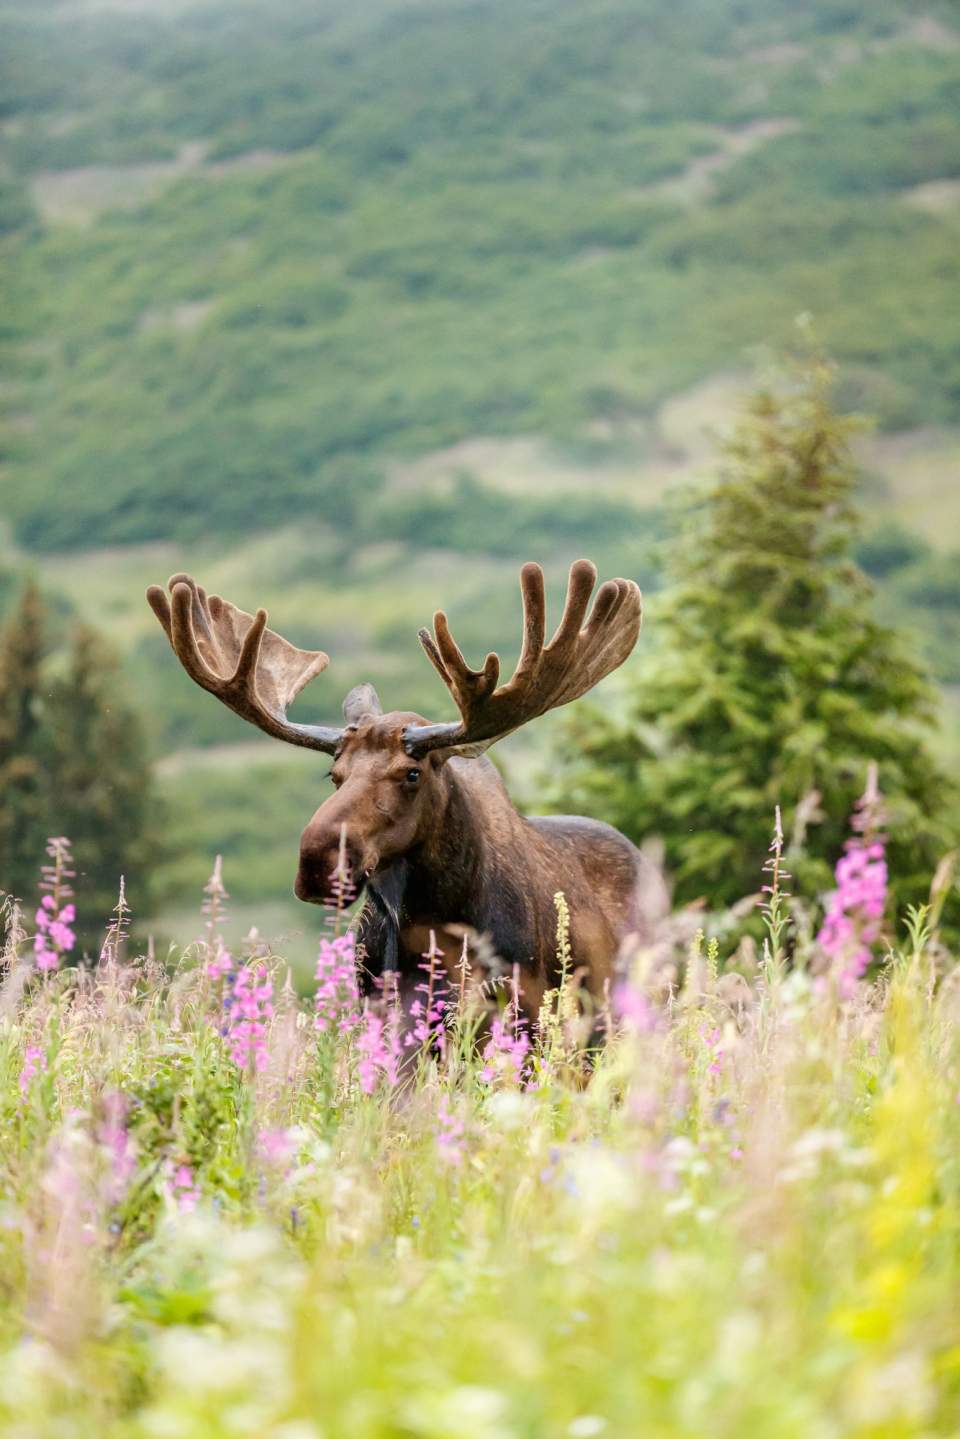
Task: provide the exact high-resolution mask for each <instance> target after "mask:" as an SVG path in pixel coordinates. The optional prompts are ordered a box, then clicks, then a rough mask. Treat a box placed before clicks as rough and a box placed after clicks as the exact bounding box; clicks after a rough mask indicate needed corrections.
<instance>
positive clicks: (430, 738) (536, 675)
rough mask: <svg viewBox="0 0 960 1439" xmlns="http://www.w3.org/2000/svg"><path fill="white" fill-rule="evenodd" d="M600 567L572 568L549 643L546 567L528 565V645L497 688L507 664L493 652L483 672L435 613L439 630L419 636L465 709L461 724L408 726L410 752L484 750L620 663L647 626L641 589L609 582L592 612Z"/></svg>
mask: <svg viewBox="0 0 960 1439" xmlns="http://www.w3.org/2000/svg"><path fill="white" fill-rule="evenodd" d="M596 579H597V571H596V568H595V567H594V565H592V564H591V563H590V561H589V560H577V561H576V562H575V563H574V564H573V565H571V567H570V577H569V580H568V582H567V598H566V603H565V605H564V610H563V616H562V618H561V620H560V623H559V625H558V626H557V629H556V631H555V633H554V635H553V638H552V639H551V641H550V643H549V644H548V645H546V646H545V645H544V635H545V633H546V629H545V621H546V606H545V602H544V588H543V571H542V570H541V569H540V566H539V565H536V564H527V565H524V567H523V569H522V570H521V572H520V586H521V591H522V594H523V646H522V649H521V652H520V659H519V660H518V662H517V667H516V669H515V670H514V672H513V676H512V677H511V679H510V680H509V681H508V682H507V683H506V684H505V685H501V686H500V688H499V689H497V688H495V686H496V682H497V679H498V677H499V673H500V661H499V659H498V657H497V656H496V655H495V654H490V655H488V656H487V659H486V662H485V664H484V667H483V669H482V670H472V669H470V667H469V666H468V665H467V662H466V660H465V659H464V657H463V655H462V654H461V652H460V650H459V648H458V646H457V645H456V643H455V642H454V639H453V636H452V635H451V634H450V629H449V625H448V623H447V617H446V615H445V614H443V612H442V611H440V612H439V613H438V614H437V615H436V616H435V618H434V633H433V635H431V634H430V633H429V632H428V631H426V630H421V631H420V640H421V643H422V644H423V647H424V649H425V650H426V652H427V654H428V656H429V657H430V659H431V661H432V662H433V664H434V666H435V668H436V669H437V672H438V673H439V675H440V677H441V679H442V680H443V681H444V683H445V684H446V686H447V688H448V689H449V690H450V693H451V695H452V696H453V699H454V702H455V703H456V705H457V708H458V709H459V711H460V722H459V723H458V724H438V725H409V726H408V727H407V730H406V733H405V743H406V747H407V751H408V753H410V754H421V755H422V754H426V753H428V752H429V751H430V750H433V749H448V750H452V751H454V752H455V753H459V754H463V755H476V754H479V753H481V752H482V751H483V750H484V749H486V748H487V747H488V746H489V745H491V744H493V743H495V741H496V740H498V739H502V738H503V736H504V735H507V734H509V733H510V732H511V731H512V730H515V729H518V728H519V727H520V725H522V724H525V723H526V722H527V721H528V720H531V719H534V718H536V716H538V715H541V714H545V713H546V711H547V710H550V709H556V708H557V706H559V705H563V704H567V703H568V702H569V701H570V700H573V699H577V698H578V697H579V696H580V695H582V694H585V693H586V692H587V690H589V689H591V688H592V687H593V686H594V685H595V684H597V683H598V682H599V681H600V680H601V679H603V678H604V676H605V675H608V674H609V673H610V672H611V671H612V670H614V669H616V668H617V666H618V665H621V664H622V663H623V661H624V660H625V659H626V658H627V656H628V655H629V653H630V651H631V650H632V649H633V646H634V645H635V644H636V641H637V635H638V634H639V631H640V621H641V604H640V591H639V589H638V588H637V586H636V585H635V584H634V583H633V581H632V580H607V582H606V583H605V584H603V585H601V587H600V589H599V590H598V592H597V596H596V599H595V601H594V604H593V609H592V611H591V612H590V614H589V618H588V617H587V611H588V608H589V605H590V596H591V594H592V592H593V587H594V585H595V584H596Z"/></svg>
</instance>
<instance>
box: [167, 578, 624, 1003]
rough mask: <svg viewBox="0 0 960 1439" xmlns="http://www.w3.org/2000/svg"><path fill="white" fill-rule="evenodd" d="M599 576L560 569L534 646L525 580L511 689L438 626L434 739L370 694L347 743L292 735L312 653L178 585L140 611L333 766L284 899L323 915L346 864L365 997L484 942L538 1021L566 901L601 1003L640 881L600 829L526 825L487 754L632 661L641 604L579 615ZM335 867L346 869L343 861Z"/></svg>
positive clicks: (551, 820) (221, 689)
mask: <svg viewBox="0 0 960 1439" xmlns="http://www.w3.org/2000/svg"><path fill="white" fill-rule="evenodd" d="M596 579H597V572H596V569H595V567H594V566H593V565H592V564H591V563H590V561H589V560H577V561H576V562H575V563H574V564H573V565H572V566H571V569H570V576H569V581H568V586H567V597H566V604H565V606H564V610H563V616H562V618H561V620H560V624H559V626H558V628H557V630H556V633H555V634H554V636H553V638H552V639H551V640H550V642H549V643H545V637H546V630H545V623H546V603H545V598H544V580H543V571H542V570H541V568H540V566H539V565H537V564H532V563H531V564H526V565H524V566H523V568H522V570H521V573H520V584H521V590H522V596H523V643H522V650H521V654H520V658H519V661H518V663H517V666H516V669H515V671H514V674H513V676H512V678H511V679H510V680H509V681H507V682H506V683H505V684H500V683H499V680H500V660H499V657H498V656H497V655H496V654H489V655H487V658H486V660H485V661H484V663H483V666H482V668H481V669H479V670H473V669H471V668H470V667H469V665H468V664H467V662H466V660H465V659H464V656H463V654H462V653H461V651H460V649H459V647H458V646H457V644H456V642H455V641H454V639H453V636H452V634H451V633H450V627H449V624H448V622H447V617H446V615H445V614H444V613H443V611H442V610H441V611H438V612H437V614H436V615H435V616H434V622H433V633H432V634H431V633H430V632H429V631H428V630H425V629H422V630H420V632H419V638H420V643H421V644H422V646H423V648H424V650H425V651H426V653H427V656H428V657H429V659H430V660H431V661H432V663H433V665H434V667H435V669H436V670H437V672H438V674H439V675H440V678H441V679H442V680H443V682H444V684H445V685H446V687H447V689H448V690H449V692H450V695H451V696H452V698H453V701H454V703H455V705H456V707H457V710H458V711H459V716H460V717H459V719H458V720H456V721H451V722H446V723H430V722H429V721H427V720H426V719H424V718H423V716H421V715H418V714H409V713H398V712H392V713H389V714H384V713H383V710H382V708H381V705H380V701H379V700H378V698H377V695H376V691H375V690H374V689H373V687H372V685H369V684H361V685H357V686H356V687H355V688H354V689H352V690H351V691H350V693H349V694H348V695H347V697H346V699H345V700H344V702H343V719H344V723H343V725H342V726H339V727H336V728H332V727H330V728H328V727H326V726H322V725H308V724H301V723H294V722H292V721H290V720H288V719H287V710H288V708H289V706H290V704H291V702H292V701H293V700H294V698H295V697H296V696H297V695H298V694H299V693H300V691H301V690H302V689H303V688H304V686H305V685H306V684H308V683H309V681H310V680H312V679H314V678H315V677H316V676H317V675H318V674H320V673H321V671H322V670H324V669H326V667H327V665H328V663H329V657H328V656H327V655H326V654H324V653H323V652H322V651H320V650H301V649H297V648H296V647H295V646H294V645H292V644H290V643H289V642H288V641H287V640H285V639H283V638H282V636H280V635H279V634H276V633H274V631H272V630H269V629H267V614H266V611H265V610H263V609H259V610H258V611H257V613H256V615H253V616H251V615H249V614H247V613H246V612H245V611H244V610H241V609H238V608H237V606H236V605H233V604H230V603H229V602H228V601H227V600H224V599H221V598H220V597H219V596H218V595H209V596H208V595H207V594H206V592H205V591H204V590H203V589H202V588H201V587H200V586H199V585H198V584H197V583H196V581H195V580H194V579H192V578H191V577H190V576H189V575H185V574H176V575H174V576H173V577H172V578H171V579H170V581H169V591H170V594H169V597H168V596H167V593H166V592H165V591H164V590H163V589H162V588H161V587H160V586H158V585H152V586H151V587H150V588H149V589H148V591H147V599H148V601H149V603H150V605H151V607H152V609H153V611H154V613H155V614H156V616H157V618H158V619H159V621H160V623H161V625H162V626H163V628H164V630H165V631H166V634H167V637H168V639H169V641H170V644H171V646H172V647H173V650H174V652H175V654H176V656H177V658H178V659H179V661H180V663H181V664H182V666H183V668H184V669H185V670H186V672H187V674H188V675H189V676H190V678H191V679H192V680H194V681H195V682H196V683H197V684H198V685H201V686H202V687H203V688H204V689H205V690H208V691H209V692H210V693H211V694H212V695H215V696H216V697H217V699H219V700H221V701H222V702H223V704H225V705H227V706H228V707H229V708H230V709H231V710H233V712H234V713H235V714H237V715H239V716H240V717H241V718H242V719H245V720H248V721H249V722H250V723H251V724H255V725H257V726H258V728H260V729H262V730H264V731H265V732H266V733H267V734H269V735H273V736H274V737H275V738H277V739H282V740H286V741H287V743H289V744H295V745H301V746H305V747H306V748H308V749H315V750H320V751H321V752H322V753H323V754H327V755H330V756H331V758H332V761H333V763H332V766H331V769H330V771H329V778H330V779H331V780H332V782H333V786H334V792H333V793H332V794H331V795H329V796H328V797H327V798H326V799H325V800H324V802H323V803H322V804H321V805H320V807H319V809H318V810H317V811H316V813H315V814H314V816H313V818H312V819H311V820H310V822H309V823H308V825H307V827H306V829H305V830H304V831H303V835H302V837H301V840H300V863H299V868H298V871H297V876H296V882H295V885H294V891H295V893H296V895H297V897H298V898H299V899H301V900H305V901H307V902H308V903H312V904H323V903H329V902H330V901H331V899H332V898H333V896H334V891H335V882H336V881H335V876H336V875H338V874H342V870H343V862H344V859H346V862H347V865H348V867H349V872H350V874H351V875H352V877H353V880H354V882H355V885H356V889H357V892H358V893H359V892H360V891H365V895H364V900H365V902H364V906H363V910H362V914H361V918H360V921H359V938H360V940H361V941H362V945H363V952H364V955H365V963H366V974H365V976H364V982H365V984H366V986H367V988H368V989H369V986H370V984H371V983H372V982H373V979H374V978H375V977H376V976H377V975H382V974H383V973H384V972H387V971H393V972H395V975H396V983H397V985H398V988H399V990H400V993H401V996H402V995H403V994H404V992H406V993H407V994H408V995H409V993H410V991H411V989H412V986H413V984H414V983H415V981H416V979H417V977H418V966H419V965H420V964H421V962H422V961H421V956H422V955H423V954H424V952H425V951H426V950H427V947H428V945H429V943H430V937H431V933H432V934H433V935H434V936H435V943H436V945H437V946H438V947H439V949H440V951H441V952H442V955H443V962H444V963H445V964H446V966H447V967H448V969H449V970H451V971H452V969H453V966H454V965H455V964H456V963H457V961H458V959H459V957H460V953H461V947H462V936H463V935H464V934H465V933H466V934H469V933H474V934H477V935H484V936H486V938H487V940H488V942H489V945H490V946H491V947H492V949H493V951H494V952H495V953H496V954H497V955H498V956H499V957H500V959H501V960H502V961H503V962H505V963H506V964H507V965H509V966H514V967H515V970H514V972H515V973H516V974H517V975H518V976H519V1001H520V1007H521V1009H522V1010H523V1011H524V1012H525V1013H526V1014H527V1015H528V1016H535V1015H536V1013H537V1012H538V1010H539V1007H540V1004H541V1001H542V999H543V995H544V994H545V992H546V990H547V989H549V988H550V987H551V986H552V985H553V984H554V983H556V981H557V979H558V972H557V960H556V924H557V920H556V909H555V901H554V897H555V895H556V894H557V892H558V891H562V892H563V894H564V895H565V897H566V901H567V905H568V908H569V912H570V940H571V948H572V951H573V954H574V958H575V962H576V964H577V966H578V967H579V968H580V970H581V972H582V974H583V976H584V983H585V986H586V989H587V990H588V992H590V993H591V994H592V995H593V996H595V997H597V998H599V996H600V995H601V994H602V992H603V989H604V986H605V984H606V983H607V982H608V981H609V980H610V979H611V978H612V976H613V975H614V972H615V967H616V964H617V959H618V955H619V953H620V952H621V949H622V947H623V945H624V943H625V941H626V940H627V939H628V937H629V936H631V935H636V934H638V933H639V932H640V931H641V930H642V927H643V913H642V909H643V905H642V903H641V894H642V892H643V889H644V885H645V884H647V885H649V883H650V880H651V876H650V875H649V874H647V873H646V870H647V869H649V868H652V867H651V866H649V865H648V862H647V861H646V860H645V859H644V857H643V856H642V855H641V853H640V852H639V851H638V850H637V849H636V848H635V847H634V845H633V844H631V842H630V841H629V840H628V839H626V838H625V836H624V835H622V834H620V833H619V832H618V831H617V830H615V829H613V828H611V826H609V825H606V824H603V823H601V822H599V821H597V820H592V819H584V818H580V817H575V816H567V815H563V816H552V815H551V816H547V817H541V818H532V819H528V818H525V817H524V816H522V815H521V814H520V813H519V812H518V811H517V810H516V809H515V808H514V806H513V804H512V803H511V800H510V798H509V796H508V794H507V791H506V788H505V786H504V784H503V782H502V780H501V778H500V775H499V773H498V771H497V769H496V767H495V766H494V765H493V764H492V762H491V761H490V760H489V759H488V758H487V757H486V755H485V751H486V750H487V749H489V747H490V746H491V745H493V744H495V743H496V741H497V740H500V739H503V738H504V736H506V735H509V734H511V733H513V731H514V730H516V729H518V728H519V727H520V726H521V725H524V724H526V723H528V721H530V720H533V719H536V718H537V716H539V715H542V714H545V713H546V712H547V711H548V710H552V709H556V708H557V707H558V706H559V705H565V704H567V703H569V702H570V701H571V700H575V699H577V698H578V697H579V696H580V695H583V694H585V693H586V692H587V690H589V689H591V688H592V687H593V686H594V685H595V684H597V683H598V682H599V681H600V680H602V679H603V678H604V676H606V675H608V674H610V673H611V671H613V670H615V669H616V668H617V667H618V666H619V665H621V664H623V662H624V660H625V659H626V658H627V656H628V655H629V654H630V652H631V650H632V649H633V647H634V645H635V644H636V641H637V637H638V635H639V632H640V623H641V602H640V591H639V589H638V588H637V586H636V584H634V583H633V581H632V580H624V579H615V580H608V581H607V582H606V583H605V584H603V585H601V587H600V589H599V590H598V591H597V594H596V598H595V600H594V603H593V608H592V610H590V613H589V615H588V608H589V605H590V597H591V595H592V593H593V589H594V586H595V584H596ZM344 851H345V854H344Z"/></svg>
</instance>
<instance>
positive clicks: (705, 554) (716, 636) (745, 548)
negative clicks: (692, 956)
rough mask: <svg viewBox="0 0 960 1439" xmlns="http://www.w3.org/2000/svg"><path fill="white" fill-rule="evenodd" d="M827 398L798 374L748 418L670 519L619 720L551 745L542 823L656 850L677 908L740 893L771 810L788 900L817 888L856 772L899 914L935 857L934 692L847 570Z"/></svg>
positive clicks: (948, 794)
mask: <svg viewBox="0 0 960 1439" xmlns="http://www.w3.org/2000/svg"><path fill="white" fill-rule="evenodd" d="M829 388H830V371H829V367H828V366H827V365H826V364H824V363H820V362H814V363H809V364H807V365H806V366H805V367H804V368H803V369H802V371H801V372H800V373H799V374H798V375H797V376H794V377H793V378H792V380H791V382H790V383H784V384H783V385H782V386H778V387H777V388H776V389H764V390H762V391H761V392H759V393H757V394H756V395H755V396H754V397H753V399H752V400H751V401H750V402H749V404H748V406H747V408H746V411H745V413H744V415H743V416H742V418H741V420H740V422H739V423H738V425H737V427H736V429H735V431H734V433H733V436H732V438H731V439H730V440H729V441H728V442H727V443H726V445H725V446H724V450H723V456H722V463H721V465H720V468H719V472H718V474H717V476H716V478H715V479H714V480H713V481H712V482H711V483H709V484H708V485H707V486H706V487H705V488H704V489H703V490H702V492H700V493H699V495H698V496H696V497H695V498H694V499H692V500H690V501H689V502H688V504H689V508H688V512H687V514H686V517H685V523H684V524H683V525H682V527H681V532H680V534H679V536H678V538H677V539H676V540H675V541H674V542H673V543H672V546H671V550H670V553H669V556H668V565H667V576H668V580H669V582H670V583H669V587H668V589H667V591H666V592H665V593H664V594H663V595H662V596H660V597H658V599H657V601H656V603H655V604H654V606H653V615H652V622H651V623H650V624H649V626H648V628H647V631H646V634H645V637H644V641H643V642H642V643H645V644H646V645H648V646H651V651H650V653H649V654H648V655H647V656H646V657H645V658H643V659H641V660H640V661H639V663H637V665H636V666H635V668H634V671H633V677H632V679H631V681H630V683H631V689H630V692H629V698H628V705H627V711H626V714H625V715H624V716H623V717H612V716H610V715H607V714H604V713H600V712H598V711H597V709H596V708H595V707H593V708H590V709H588V708H586V707H582V708H580V709H579V710H578V711H574V712H573V714H572V716H571V718H570V720H569V721H568V723H567V726H566V729H565V731H564V734H563V738H562V740H561V749H562V761H563V762H562V764H561V765H560V766H559V767H558V769H559V772H560V773H561V775H562V776H563V778H562V781H561V783H562V785H563V793H562V795H559V796H557V798H558V800H559V801H560V803H559V804H558V807H569V808H571V809H574V810H586V811H588V812H591V813H593V814H596V815H598V816H601V817H602V818H604V819H606V820H609V821H610V822H611V823H613V824H616V825H618V826H619V827H620V828H622V829H623V830H624V831H625V832H626V833H627V834H629V835H630V836H631V837H632V838H634V839H635V840H637V841H640V840H642V839H644V838H645V837H647V836H651V835H659V836H660V837H661V838H662V839H663V841H664V843H665V848H666V860H667V866H668V869H669V871H670V875H671V877H672V879H673V882H674V885H675V893H676V897H677V899H678V900H679V901H680V902H684V901H689V900H693V899H696V898H699V897H704V898H706V900H707V902H708V903H709V904H710V905H711V906H715V907H719V906H720V905H724V904H729V903H731V902H734V901H736V900H737V899H739V898H741V897H742V896H744V895H746V894H749V893H751V892H753V891H755V890H756V889H757V888H758V873H759V869H760V865H761V863H762V860H763V857H764V854H765V851H766V848H767V845H768V844H769V841H770V833H771V829H772V825H773V816H774V806H775V805H777V804H779V805H780V806H781V807H782V810H783V817H784V825H785V827H786V830H787V833H788V836H789V834H790V832H791V828H792V827H793V828H798V827H799V828H802V829H804V830H805V838H804V842H803V844H802V846H798V847H797V853H796V859H795V867H796V879H797V884H798V890H802V891H803V892H804V893H806V894H808V895H810V894H812V893H814V892H817V891H823V890H825V889H827V888H829V887H830V884H831V877H832V866H833V864H834V862H835V860H836V859H837V857H838V856H839V855H840V853H841V852H842V847H843V842H844V840H845V838H846V837H847V829H848V820H849V815H850V812H851V810H852V807H853V804H854V802H855V800H856V799H857V796H858V795H859V794H860V793H861V792H862V790H863V788H864V782H865V777H866V771H867V764H868V762H869V761H870V760H876V761H877V763H878V766H879V777H880V785H881V788H882V790H883V793H884V795H885V797H886V801H887V810H888V828H889V835H890V841H889V849H888V852H889V858H890V861H891V875H892V881H893V885H894V888H895V891H896V893H897V897H898V898H899V899H900V900H904V899H908V898H909V899H911V900H916V899H919V898H922V897H923V895H924V893H925V892H926V890H927V888H928V886H929V883H930V879H931V875H932V872H933V870H934V868H935V866H936V864H937V862H938V860H939V859H940V858H941V856H942V854H943V852H944V849H945V848H946V847H947V844H948V842H949V839H950V830H949V825H950V822H951V819H950V817H951V814H955V792H954V790H953V789H952V787H951V785H950V783H949V781H948V780H947V778H946V777H945V775H944V774H943V773H942V772H941V770H940V768H939V767H938V764H937V762H936V761H935V759H934V757H933V754H932V752H931V749H930V745H929V731H930V728H931V726H932V725H934V724H935V721H936V711H937V693H936V690H935V688H934V687H933V685H932V683H931V682H930V680H929V679H928V677H927V675H926V673H925V671H924V670H923V668H922V666H921V665H920V664H919V663H918V662H917V659H916V658H915V655H914V654H913V653H912V652H911V649H910V647H909V644H908V642H907V641H906V640H905V639H904V638H902V637H901V636H900V635H899V634H897V633H896V632H894V631H892V630H890V629H889V628H886V627H884V626H882V625H880V624H878V623H877V621H876V619H875V618H874V616H873V613H872V600H871V590H870V586H869V584H868V582H867V580H866V579H865V577H864V575H863V574H862V573H861V572H860V571H859V570H858V569H857V567H856V565H855V564H854V563H853V561H852V560H851V558H850V548H851V544H852V541H853V539H854V538H855V535H856V531H857V520H856V514H855V511H854V509H853V506H852V503H851V497H852V492H853V489H854V486H855V483H856V471H855V468H854V466H853V463H852V461H851V457H850V452H849V448H848V441H849V431H850V426H849V423H848V422H847V421H844V420H842V419H839V418H838V417H837V416H836V415H835V414H834V413H833V412H832V410H831V407H830V403H829ZM814 792H816V793H817V794H818V795H819V804H818V809H819V818H817V817H816V815H814V822H813V823H808V821H809V819H810V810H811V803H810V798H809V797H810V796H812V795H813V793H814ZM804 801H806V803H804Z"/></svg>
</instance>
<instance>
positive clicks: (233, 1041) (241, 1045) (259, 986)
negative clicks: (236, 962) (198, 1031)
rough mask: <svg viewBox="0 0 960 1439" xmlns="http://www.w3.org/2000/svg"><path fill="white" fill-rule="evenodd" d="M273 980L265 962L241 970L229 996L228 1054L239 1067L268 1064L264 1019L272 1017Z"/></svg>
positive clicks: (248, 1068)
mask: <svg viewBox="0 0 960 1439" xmlns="http://www.w3.org/2000/svg"><path fill="white" fill-rule="evenodd" d="M272 1000H273V980H272V979H271V978H270V976H269V974H268V973H267V968H266V965H263V964H258V965H257V966H256V967H255V968H252V967H248V968H246V969H241V970H240V972H239V974H238V975H237V977H236V979H235V980H234V983H233V992H232V994H231V995H230V998H229V1001H228V1003H229V1010H230V1019H229V1026H228V1033H229V1038H230V1055H231V1058H232V1059H233V1062H234V1064H235V1065H236V1066H237V1068H238V1069H242V1070H257V1071H258V1072H259V1071H260V1070H262V1069H265V1068H266V1064H267V1021H268V1020H269V1019H271V1018H272V1017H273V1003H272Z"/></svg>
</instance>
